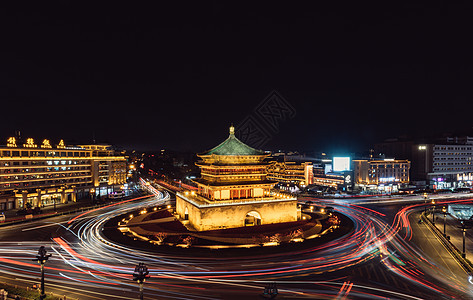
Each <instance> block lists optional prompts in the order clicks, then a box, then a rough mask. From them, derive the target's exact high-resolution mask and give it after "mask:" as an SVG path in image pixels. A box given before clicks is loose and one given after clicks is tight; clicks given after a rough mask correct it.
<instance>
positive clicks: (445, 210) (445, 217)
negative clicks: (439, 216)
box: [442, 206, 447, 237]
mask: <svg viewBox="0 0 473 300" xmlns="http://www.w3.org/2000/svg"><path fill="white" fill-rule="evenodd" d="M442 212H443V236H444V237H447V232H446V224H447V207H446V206H444V207H442Z"/></svg>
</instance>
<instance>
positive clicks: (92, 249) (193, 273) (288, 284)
mask: <svg viewBox="0 0 473 300" xmlns="http://www.w3.org/2000/svg"><path fill="white" fill-rule="evenodd" d="M143 184H144V185H145V188H146V189H147V190H148V191H149V192H150V193H151V194H152V196H147V197H143V198H141V199H131V200H127V201H122V202H120V203H117V204H115V205H110V206H107V207H104V208H100V209H97V210H93V211H89V212H86V213H82V214H79V215H77V216H74V217H72V218H70V219H69V220H66V221H64V222H63V223H61V224H60V225H61V226H59V227H60V228H61V229H60V231H61V234H60V235H58V236H55V237H53V238H52V239H51V241H49V242H48V243H42V245H44V246H46V247H47V248H48V249H49V251H50V252H51V253H52V254H53V256H52V258H51V259H50V261H49V262H48V263H47V265H46V268H45V269H46V277H47V287H49V288H52V289H54V290H55V291H63V292H68V293H70V294H71V295H72V297H76V298H82V299H104V298H106V299H129V298H130V297H132V296H133V295H136V293H137V284H136V283H135V282H134V281H132V273H133V271H134V267H135V265H137V264H138V263H139V262H144V263H145V264H146V265H147V266H148V268H149V269H150V275H151V278H150V279H149V280H148V281H147V282H146V284H145V296H146V297H147V298H149V299H156V298H167V299H220V298H222V295H225V294H226V293H228V292H232V291H234V290H238V291H239V292H240V293H244V294H254V295H258V294H260V293H261V292H262V290H263V287H264V286H265V285H266V284H267V283H269V282H276V283H277V284H278V287H279V291H280V293H284V294H285V295H288V296H294V297H301V298H322V299H333V298H338V299H346V298H364V299H386V298H395V299H423V298H424V297H423V296H422V293H425V295H438V299H439V298H440V299H441V298H442V297H443V298H445V299H451V298H458V299H461V298H463V297H465V298H467V297H471V295H472V293H471V290H470V289H469V284H468V281H467V280H466V279H465V280H464V282H463V281H462V280H461V278H460V279H459V278H452V276H449V275H447V274H446V273H445V272H444V270H442V268H440V267H438V266H437V265H435V264H434V263H432V262H430V260H428V259H426V258H425V257H424V256H423V254H422V253H420V252H419V251H418V250H417V249H416V248H415V247H414V246H412V245H411V244H410V243H409V240H410V237H411V236H412V231H411V229H410V224H409V218H408V216H409V214H411V213H412V212H414V211H415V210H416V209H419V206H421V205H422V204H418V205H411V206H407V207H405V208H403V209H401V210H400V211H399V212H398V213H397V214H396V216H395V218H394V221H393V223H392V224H388V223H387V221H386V218H384V217H385V216H384V214H382V213H380V212H378V211H376V210H373V209H369V208H366V207H363V206H360V205H354V204H353V205H350V204H347V203H335V202H333V201H330V202H328V203H330V206H332V207H334V208H335V210H336V211H338V212H340V213H342V214H344V215H346V216H348V217H349V218H350V219H351V220H352V221H353V223H354V230H353V231H352V232H351V233H349V234H347V235H345V236H343V237H341V238H338V239H336V240H332V241H330V242H327V243H325V244H322V245H319V246H313V247H306V248H304V249H300V250H293V251H288V252H284V253H272V252H271V250H268V251H267V252H268V253H267V254H265V255H248V256H238V257H231V258H228V257H218V256H217V255H216V256H215V257H193V256H191V255H188V256H184V255H174V254H172V252H171V251H169V252H164V251H159V252H153V251H145V250H139V249H135V248H132V247H129V246H125V245H121V244H118V243H115V242H113V241H111V240H108V239H107V238H106V237H105V236H104V235H103V234H102V230H103V228H104V226H105V224H106V222H107V221H109V220H110V219H111V218H114V217H117V216H120V215H123V214H126V213H129V212H131V211H135V210H138V209H141V208H144V207H155V206H157V205H163V204H164V202H165V201H167V200H169V198H170V196H169V194H168V193H167V192H165V191H160V190H158V189H156V188H155V187H153V186H152V185H147V184H146V183H143ZM136 200H139V201H136ZM320 201H322V200H320ZM33 229H34V228H33ZM38 245H39V244H38V242H23V243H18V242H0V254H1V257H0V263H1V265H0V273H1V274H2V275H1V276H3V278H12V276H13V278H19V279H18V281H23V282H25V284H30V283H32V282H37V278H38V269H39V266H37V264H36V263H35V262H32V260H31V258H32V257H34V256H35V255H36V250H37V248H38ZM268 249H269V248H268ZM190 251H192V250H190ZM189 253H191V252H189ZM370 261H376V262H378V263H379V268H383V269H384V270H385V272H387V273H390V274H393V275H394V276H396V277H398V278H400V280H403V281H405V282H408V283H410V284H411V285H412V286H416V287H418V289H419V291H421V292H419V291H417V292H413V291H407V290H399V289H395V288H390V287H389V286H383V285H377V284H376V283H370V284H367V283H366V282H365V281H362V280H360V281H359V282H357V281H356V280H355V278H348V276H346V275H345V276H343V275H341V276H339V277H337V276H334V275H330V276H328V275H329V274H339V273H340V274H342V272H338V273H337V271H340V270H344V269H348V268H350V267H352V266H356V265H362V264H364V263H367V262H370ZM302 276H309V277H302ZM301 278H302V279H301ZM305 278H318V279H317V280H306V279H305ZM326 278H327V279H326ZM465 278H466V277H465ZM448 286H450V287H449V288H447V287H448Z"/></svg>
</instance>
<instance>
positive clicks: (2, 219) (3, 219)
mask: <svg viewBox="0 0 473 300" xmlns="http://www.w3.org/2000/svg"><path fill="white" fill-rule="evenodd" d="M3 222H5V215H4V214H3V213H1V214H0V223H3Z"/></svg>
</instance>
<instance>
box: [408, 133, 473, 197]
mask: <svg viewBox="0 0 473 300" xmlns="http://www.w3.org/2000/svg"><path fill="white" fill-rule="evenodd" d="M471 140H472V138H469V139H468V140H466V141H465V144H419V145H416V147H415V148H414V151H415V154H416V156H415V158H416V161H418V163H417V166H418V167H417V169H416V171H417V172H418V173H419V174H421V176H423V177H424V178H426V179H427V180H428V181H429V183H430V184H429V185H430V186H431V187H433V188H436V189H445V188H457V187H471V186H472V182H473V141H471Z"/></svg>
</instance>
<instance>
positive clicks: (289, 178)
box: [267, 161, 314, 186]
mask: <svg viewBox="0 0 473 300" xmlns="http://www.w3.org/2000/svg"><path fill="white" fill-rule="evenodd" d="M267 171H268V179H270V180H274V181H277V182H279V183H288V184H294V185H297V186H308V185H309V184H312V183H314V166H313V164H312V162H303V163H296V162H293V161H288V162H277V161H272V162H270V163H269V165H268V168H267Z"/></svg>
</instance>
